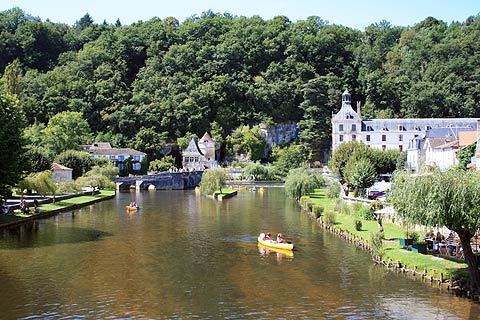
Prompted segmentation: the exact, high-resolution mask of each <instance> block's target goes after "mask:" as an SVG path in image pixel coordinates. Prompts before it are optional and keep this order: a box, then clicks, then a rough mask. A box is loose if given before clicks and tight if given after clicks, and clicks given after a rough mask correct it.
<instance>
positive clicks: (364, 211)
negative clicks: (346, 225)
mask: <svg viewBox="0 0 480 320" xmlns="http://www.w3.org/2000/svg"><path fill="white" fill-rule="evenodd" d="M355 215H356V216H357V217H359V218H361V219H364V220H375V217H374V216H373V213H372V211H370V209H368V208H367V207H365V206H364V205H363V204H362V205H361V206H358V208H357V209H356V210H355Z"/></svg>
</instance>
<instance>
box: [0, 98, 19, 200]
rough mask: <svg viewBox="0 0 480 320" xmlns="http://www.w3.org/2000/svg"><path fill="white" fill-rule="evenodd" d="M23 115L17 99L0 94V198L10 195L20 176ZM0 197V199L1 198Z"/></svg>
mask: <svg viewBox="0 0 480 320" xmlns="http://www.w3.org/2000/svg"><path fill="white" fill-rule="evenodd" d="M24 126H25V123H24V117H23V113H22V110H21V108H20V107H19V106H18V101H17V100H16V99H15V98H14V97H12V96H8V95H7V96H5V95H0V150H1V152H0V198H1V199H5V198H7V197H9V196H10V195H11V190H12V188H13V186H15V185H16V184H17V183H18V181H19V180H20V178H21V175H22V163H21V161H19V159H21V157H22V153H23V146H24V141H23V138H22V130H23V128H24ZM1 199H0V200H1Z"/></svg>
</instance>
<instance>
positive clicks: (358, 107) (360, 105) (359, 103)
mask: <svg viewBox="0 0 480 320" xmlns="http://www.w3.org/2000/svg"><path fill="white" fill-rule="evenodd" d="M361 107H362V103H361V102H360V101H357V114H358V116H359V117H360V118H361V117H362V113H361V111H362V108H361Z"/></svg>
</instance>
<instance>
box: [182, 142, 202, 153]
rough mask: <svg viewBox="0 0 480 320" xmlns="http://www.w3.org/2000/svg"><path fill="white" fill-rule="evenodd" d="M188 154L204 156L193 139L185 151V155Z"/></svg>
mask: <svg viewBox="0 0 480 320" xmlns="http://www.w3.org/2000/svg"><path fill="white" fill-rule="evenodd" d="M186 153H198V154H201V155H203V153H202V152H201V151H200V149H199V148H198V145H197V143H196V142H195V139H194V138H192V140H190V143H189V144H188V147H187V149H185V150H184V151H183V154H186Z"/></svg>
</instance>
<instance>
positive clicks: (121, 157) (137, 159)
mask: <svg viewBox="0 0 480 320" xmlns="http://www.w3.org/2000/svg"><path fill="white" fill-rule="evenodd" d="M81 147H82V149H83V150H84V151H86V152H88V153H90V155H91V156H92V157H93V158H95V159H96V158H107V159H109V160H110V161H111V162H112V163H113V166H115V167H117V168H118V169H119V170H120V171H122V170H125V160H127V159H129V158H131V159H132V167H133V170H134V171H140V170H141V169H142V161H143V158H145V156H146V153H144V152H141V151H138V150H135V149H132V148H112V146H111V145H110V143H109V142H94V143H92V144H91V145H82V146H81Z"/></svg>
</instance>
